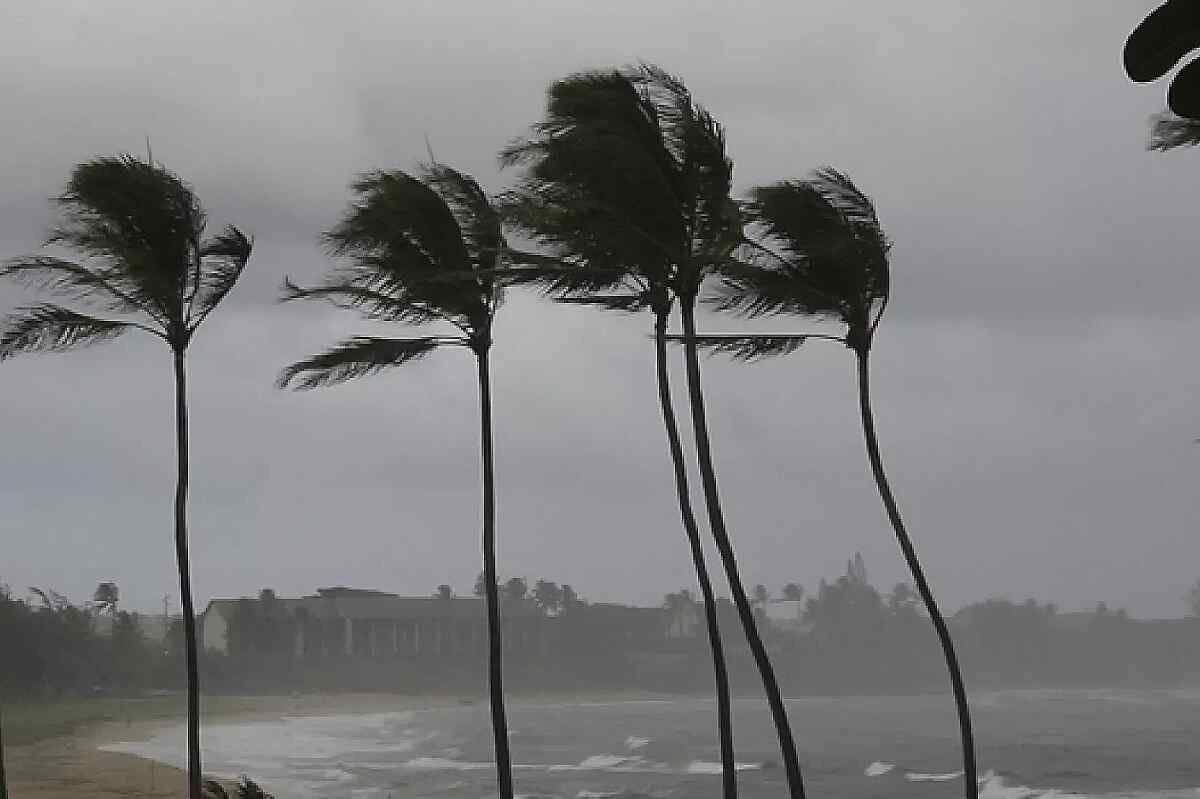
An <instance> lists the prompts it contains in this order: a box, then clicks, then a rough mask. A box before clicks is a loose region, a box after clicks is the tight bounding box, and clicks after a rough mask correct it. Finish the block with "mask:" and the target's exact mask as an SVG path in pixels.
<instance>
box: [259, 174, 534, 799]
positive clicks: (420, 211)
mask: <svg viewBox="0 0 1200 799" xmlns="http://www.w3.org/2000/svg"><path fill="white" fill-rule="evenodd" d="M351 189H352V191H353V192H354V194H355V199H354V200H353V201H352V202H351V204H350V208H349V210H347V212H346V213H345V215H344V216H343V217H342V219H341V221H340V222H339V223H338V224H337V225H336V226H335V227H334V228H333V229H332V230H330V231H329V232H328V233H326V234H325V237H324V238H325V243H326V245H327V247H328V249H329V252H330V254H331V255H332V256H334V257H337V258H342V259H345V260H346V261H347V262H348V263H346V264H345V265H343V266H340V267H338V268H335V269H334V270H333V271H332V272H331V273H330V274H329V276H328V277H327V278H326V279H325V280H324V281H323V282H321V283H320V284H318V285H316V286H312V287H307V288H305V287H301V286H298V285H296V284H295V283H293V282H291V281H290V280H288V281H285V283H284V286H283V297H282V299H283V300H284V301H294V300H321V301H325V302H329V303H332V304H333V305H335V306H338V307H341V308H347V309H350V310H353V311H356V312H358V313H359V314H361V315H362V316H363V317H364V318H365V319H368V320H371V321H374V322H396V323H401V324H405V325H414V326H419V327H426V326H431V325H436V326H439V327H441V328H442V329H444V330H446V331H448V333H449V334H448V335H443V334H429V335H423V336H419V337H408V338H386V337H367V336H357V337H354V338H351V339H349V340H347V341H343V342H341V343H340V344H337V345H335V346H333V347H332V348H330V349H328V350H326V351H325V352H323V353H320V354H317V355H314V356H312V357H310V358H307V359H305V360H302V361H299V362H297V363H295V364H292V365H291V366H289V367H287V368H286V369H284V370H283V372H282V373H281V374H280V376H279V379H278V382H277V385H278V386H279V387H280V388H285V387H288V386H291V387H294V388H299V389H310V388H318V387H321V386H329V385H333V384H336V383H343V382H346V381H348V380H353V379H356V378H359V377H365V376H367V375H372V374H376V373H379V372H381V371H384V370H386V369H389V368H391V367H395V366H402V365H404V364H407V363H411V362H413V361H416V360H419V359H421V358H424V357H425V356H427V355H429V354H430V353H432V352H433V351H434V350H437V349H440V348H442V347H463V348H467V349H469V350H470V351H471V352H473V353H474V354H475V358H476V362H477V365H478V371H479V396H480V438H481V444H482V460H483V547H482V548H483V562H484V575H485V585H486V588H485V590H484V594H485V598H486V600H487V613H488V683H489V685H488V688H489V694H490V697H491V708H492V734H493V739H494V743H495V748H496V770H497V782H498V784H499V790H500V797H501V799H512V796H513V784H512V761H511V758H510V756H509V749H508V724H507V721H506V717H505V708H504V685H503V674H502V661H501V653H502V641H501V637H500V616H499V596H498V592H497V588H496V552H495V537H496V530H495V485H494V475H493V468H494V467H493V457H492V415H491V414H492V410H491V377H490V371H489V352H490V350H491V346H492V324H493V321H494V318H495V314H496V311H497V309H498V308H499V307H500V305H501V303H502V302H503V298H504V290H505V288H506V287H507V286H509V285H513V284H515V283H520V282H523V281H525V280H528V279H531V278H530V276H529V275H528V274H527V273H523V272H521V271H520V270H519V269H516V268H513V261H516V262H517V263H518V264H519V265H522V266H527V267H530V268H532V267H533V266H535V265H538V264H542V263H543V261H544V260H545V259H543V258H541V257H539V256H537V255H534V254H529V253H519V254H517V257H516V258H514V259H513V261H510V256H511V255H512V253H511V251H510V250H509V248H508V244H507V242H506V240H505V237H504V230H503V225H502V219H501V215H500V212H499V210H497V207H496V206H495V205H494V204H493V203H492V201H491V200H490V199H489V198H488V196H487V195H486V194H485V193H484V191H483V189H482V188H480V186H479V184H478V183H477V182H476V181H475V180H474V178H472V177H470V176H469V175H466V174H463V173H462V172H459V171H457V170H455V169H452V168H450V167H448V166H446V165H444V164H440V163H437V162H436V161H435V162H433V163H429V164H426V165H425V166H423V167H422V168H421V170H420V171H419V172H418V173H417V174H415V175H413V174H409V173H407V172H401V171H375V172H369V173H367V174H365V175H362V176H361V177H359V179H358V180H356V181H355V182H354V183H353V184H352V185H351ZM535 277H536V276H535Z"/></svg>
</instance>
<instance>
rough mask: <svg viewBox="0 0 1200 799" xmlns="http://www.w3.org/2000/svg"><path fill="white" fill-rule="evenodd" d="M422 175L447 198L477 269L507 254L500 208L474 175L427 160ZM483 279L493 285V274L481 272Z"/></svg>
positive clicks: (485, 282) (472, 262) (492, 264)
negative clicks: (494, 204)
mask: <svg viewBox="0 0 1200 799" xmlns="http://www.w3.org/2000/svg"><path fill="white" fill-rule="evenodd" d="M422 177H423V178H424V180H425V183H426V185H428V186H429V187H430V188H431V189H433V190H434V191H435V192H436V193H437V194H438V196H440V197H441V198H442V201H443V202H445V204H446V207H447V208H449V209H450V213H451V214H452V215H453V216H454V219H455V221H456V222H457V223H458V227H459V229H460V230H461V231H462V240H463V242H464V243H465V244H466V247H467V251H468V252H469V253H470V256H471V265H472V266H473V267H475V268H476V269H478V270H487V269H491V268H494V267H495V266H496V265H497V264H498V263H499V262H500V259H501V258H502V257H503V255H504V251H505V249H506V243H505V241H504V231H503V226H502V224H501V217H500V213H499V211H498V210H497V209H496V208H495V207H493V205H492V203H491V200H490V199H489V198H488V196H487V194H486V193H485V192H484V191H483V189H482V188H480V186H479V183H478V182H477V181H476V180H475V178H473V177H471V176H470V175H467V174H465V173H463V172H459V171H458V170H457V169H454V168H453V167H449V166H447V165H445V164H442V163H438V162H436V161H434V162H433V163H430V164H426V165H425V167H424V169H423V175H422ZM478 274H480V281H481V282H482V283H483V284H485V285H490V284H491V283H492V282H493V281H492V280H491V279H490V276H488V275H487V274H484V273H482V272H479V273H478Z"/></svg>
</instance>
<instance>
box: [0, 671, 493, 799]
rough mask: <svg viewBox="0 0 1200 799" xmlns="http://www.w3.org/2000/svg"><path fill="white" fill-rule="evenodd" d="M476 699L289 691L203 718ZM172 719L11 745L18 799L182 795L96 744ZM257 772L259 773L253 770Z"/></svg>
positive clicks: (178, 785)
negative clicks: (297, 692)
mask: <svg viewBox="0 0 1200 799" xmlns="http://www.w3.org/2000/svg"><path fill="white" fill-rule="evenodd" d="M476 701H479V700H478V699H477V698H463V697H437V696H434V697H407V696H399V695H359V694H349V695H346V694H333V695H326V694H318V695H307V696H294V697H293V696H285V697H245V698H236V699H233V700H232V701H231V700H230V698H222V700H221V701H220V702H216V703H214V704H216V705H219V709H217V710H215V711H213V712H205V713H204V720H205V721H206V722H209V721H217V720H223V721H228V720H230V719H244V720H246V721H252V720H256V719H275V718H279V717H281V716H288V715H324V714H333V713H377V712H384V711H393V710H407V709H412V708H420V707H431V706H435V705H449V704H460V703H464V702H476ZM183 721H184V717H183V716H179V717H178V718H172V719H161V718H159V719H153V720H145V721H141V720H128V721H109V722H101V723H91V724H84V725H81V726H80V727H79V728H78V729H76V730H75V731H74V732H73V733H71V734H69V735H63V736H56V737H52V738H46V739H43V740H40V741H36V742H34V743H28V744H18V745H15V746H10V747H6V748H5V765H6V770H7V772H8V787H9V796H10V797H11V799H84V797H88V798H89V799H115V797H182V796H186V794H187V780H186V774H185V772H183V771H182V770H180V769H177V768H172V767H171V766H166V765H163V764H161V763H155V762H154V761H151V760H143V759H142V758H138V757H134V756H133V755H126V754H119V753H116V752H104V751H101V750H99V749H98V748H97V747H100V746H103V745H104V744H110V743H116V742H119V741H140V740H146V739H149V738H151V737H153V736H154V734H155V733H156V732H158V731H160V730H161V729H163V728H164V727H172V726H175V725H177V724H181V723H182V722H183ZM251 776H253V775H251Z"/></svg>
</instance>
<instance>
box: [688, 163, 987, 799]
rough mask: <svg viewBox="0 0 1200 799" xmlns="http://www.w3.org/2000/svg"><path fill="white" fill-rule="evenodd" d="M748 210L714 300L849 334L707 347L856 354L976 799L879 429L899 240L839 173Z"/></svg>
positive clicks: (765, 190)
mask: <svg viewBox="0 0 1200 799" xmlns="http://www.w3.org/2000/svg"><path fill="white" fill-rule="evenodd" d="M746 211H747V214H748V217H749V219H750V220H751V221H752V223H754V225H755V226H756V227H757V228H758V229H759V232H760V233H761V234H762V236H761V238H760V239H759V240H758V241H757V242H754V243H748V245H747V247H746V250H747V252H748V254H749V256H750V257H749V258H748V259H747V261H748V262H747V263H746V264H744V265H741V266H737V267H734V268H732V269H730V270H729V271H728V276H727V277H726V279H725V280H724V281H723V288H722V290H721V291H720V293H719V294H718V296H717V297H716V298H715V302H716V304H717V306H718V307H719V308H721V309H723V310H732V311H740V312H742V313H744V314H746V315H748V316H751V317H759V316H765V315H771V314H799V315H803V316H807V317H813V318H819V319H828V320H834V321H837V322H839V323H841V324H842V325H844V326H845V333H844V334H843V335H841V336H829V335H824V334H814V335H800V336H779V337H768V338H766V339H759V338H757V337H755V336H728V337H723V336H710V337H701V340H700V343H701V344H702V345H707V346H710V347H714V348H718V349H722V348H723V349H727V350H729V351H730V352H732V353H733V354H734V355H735V356H739V357H742V358H747V359H749V358H754V357H759V356H762V355H770V354H778V353H780V352H783V351H789V350H791V349H794V348H795V347H796V346H798V345H799V344H800V343H802V342H803V341H804V339H806V338H815V339H829V340H833V341H837V342H840V343H843V344H845V346H846V347H848V348H849V349H850V351H851V352H853V353H854V355H855V358H856V363H857V377H858V395H859V411H860V414H861V416H862V428H863V437H864V439H865V442H866V449H867V457H868V459H869V460H870V463H871V472H872V474H873V476H874V478H875V484H876V486H877V487H878V489H879V496H880V498H881V499H882V500H883V505H884V509H885V510H886V512H887V516H888V519H889V521H890V522H891V524H892V528H893V530H894V531H895V533H896V539H897V541H898V542H899V544H900V549H901V551H902V552H903V553H904V559H905V561H906V562H907V564H908V568H909V570H910V571H911V572H912V575H913V580H914V581H915V582H916V584H917V591H918V592H919V593H920V595H921V600H922V601H923V602H924V603H925V609H926V611H928V613H929V618H930V621H931V622H932V623H933V626H934V629H935V630H936V631H937V636H938V640H939V641H940V642H941V646H942V652H943V654H944V656H945V660H946V667H947V669H948V670H949V672H950V682H951V685H952V687H953V689H954V699H955V703H956V706H957V709H958V722H959V728H960V733H961V736H962V750H963V781H964V787H965V789H966V795H967V796H968V797H970V798H971V799H975V798H976V797H977V796H978V794H979V782H978V775H977V771H976V766H975V741H974V736H973V734H972V731H971V713H970V708H969V706H968V705H967V695H966V690H965V689H964V687H963V680H962V672H961V670H960V669H959V665H958V656H957V655H956V653H955V650H954V642H953V640H952V639H951V637H950V631H949V629H948V628H947V626H946V621H945V619H944V618H943V616H942V613H941V611H940V610H939V608H938V605H937V602H936V601H934V598H933V592H932V591H931V590H930V588H929V582H928V581H927V580H926V579H925V572H924V570H923V569H922V568H921V562H920V560H919V559H918V558H917V552H916V549H915V548H914V546H913V543H912V539H911V538H910V537H909V535H908V532H907V530H906V529H905V526H904V521H903V519H902V518H901V516H900V510H899V507H898V505H897V503H896V498H895V496H894V495H893V494H892V489H891V485H890V484H889V482H888V479H887V474H886V473H885V471H884V468H883V458H882V457H881V455H880V453H879V441H878V439H877V437H876V434H875V418H874V413H873V411H872V406H871V387H870V369H869V359H870V354H871V344H872V342H873V341H874V337H875V330H876V328H877V327H878V326H879V322H880V320H881V319H882V317H883V312H884V310H885V308H886V307H887V303H888V293H889V286H890V277H889V267H888V252H889V250H890V247H891V243H890V242H889V241H888V238H887V236H886V235H885V234H884V231H883V228H882V226H881V225H880V223H879V218H878V216H877V215H876V213H875V206H874V204H873V203H872V202H871V199H870V198H869V197H867V196H866V195H865V194H863V192H862V191H861V190H860V189H859V188H858V187H857V186H856V185H855V184H854V183H853V182H852V181H851V180H850V178H848V177H846V176H845V175H844V174H842V173H841V172H838V171H836V170H834V169H822V170H819V171H818V172H816V173H815V174H814V175H813V176H812V178H811V179H810V180H806V181H785V182H781V183H776V184H773V185H770V186H760V187H757V188H755V189H753V190H752V192H751V201H750V203H749V204H748V205H747V207H746Z"/></svg>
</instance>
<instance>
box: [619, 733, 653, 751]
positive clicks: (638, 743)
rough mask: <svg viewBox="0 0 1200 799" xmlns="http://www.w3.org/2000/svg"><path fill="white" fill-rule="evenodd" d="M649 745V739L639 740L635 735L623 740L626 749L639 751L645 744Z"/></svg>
mask: <svg viewBox="0 0 1200 799" xmlns="http://www.w3.org/2000/svg"><path fill="white" fill-rule="evenodd" d="M648 743H650V739H649V738H639V737H638V736H636V735H630V736H629V737H628V738H626V739H625V748H626V749H641V748H642V747H643V746H645V745H646V744H648Z"/></svg>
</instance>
